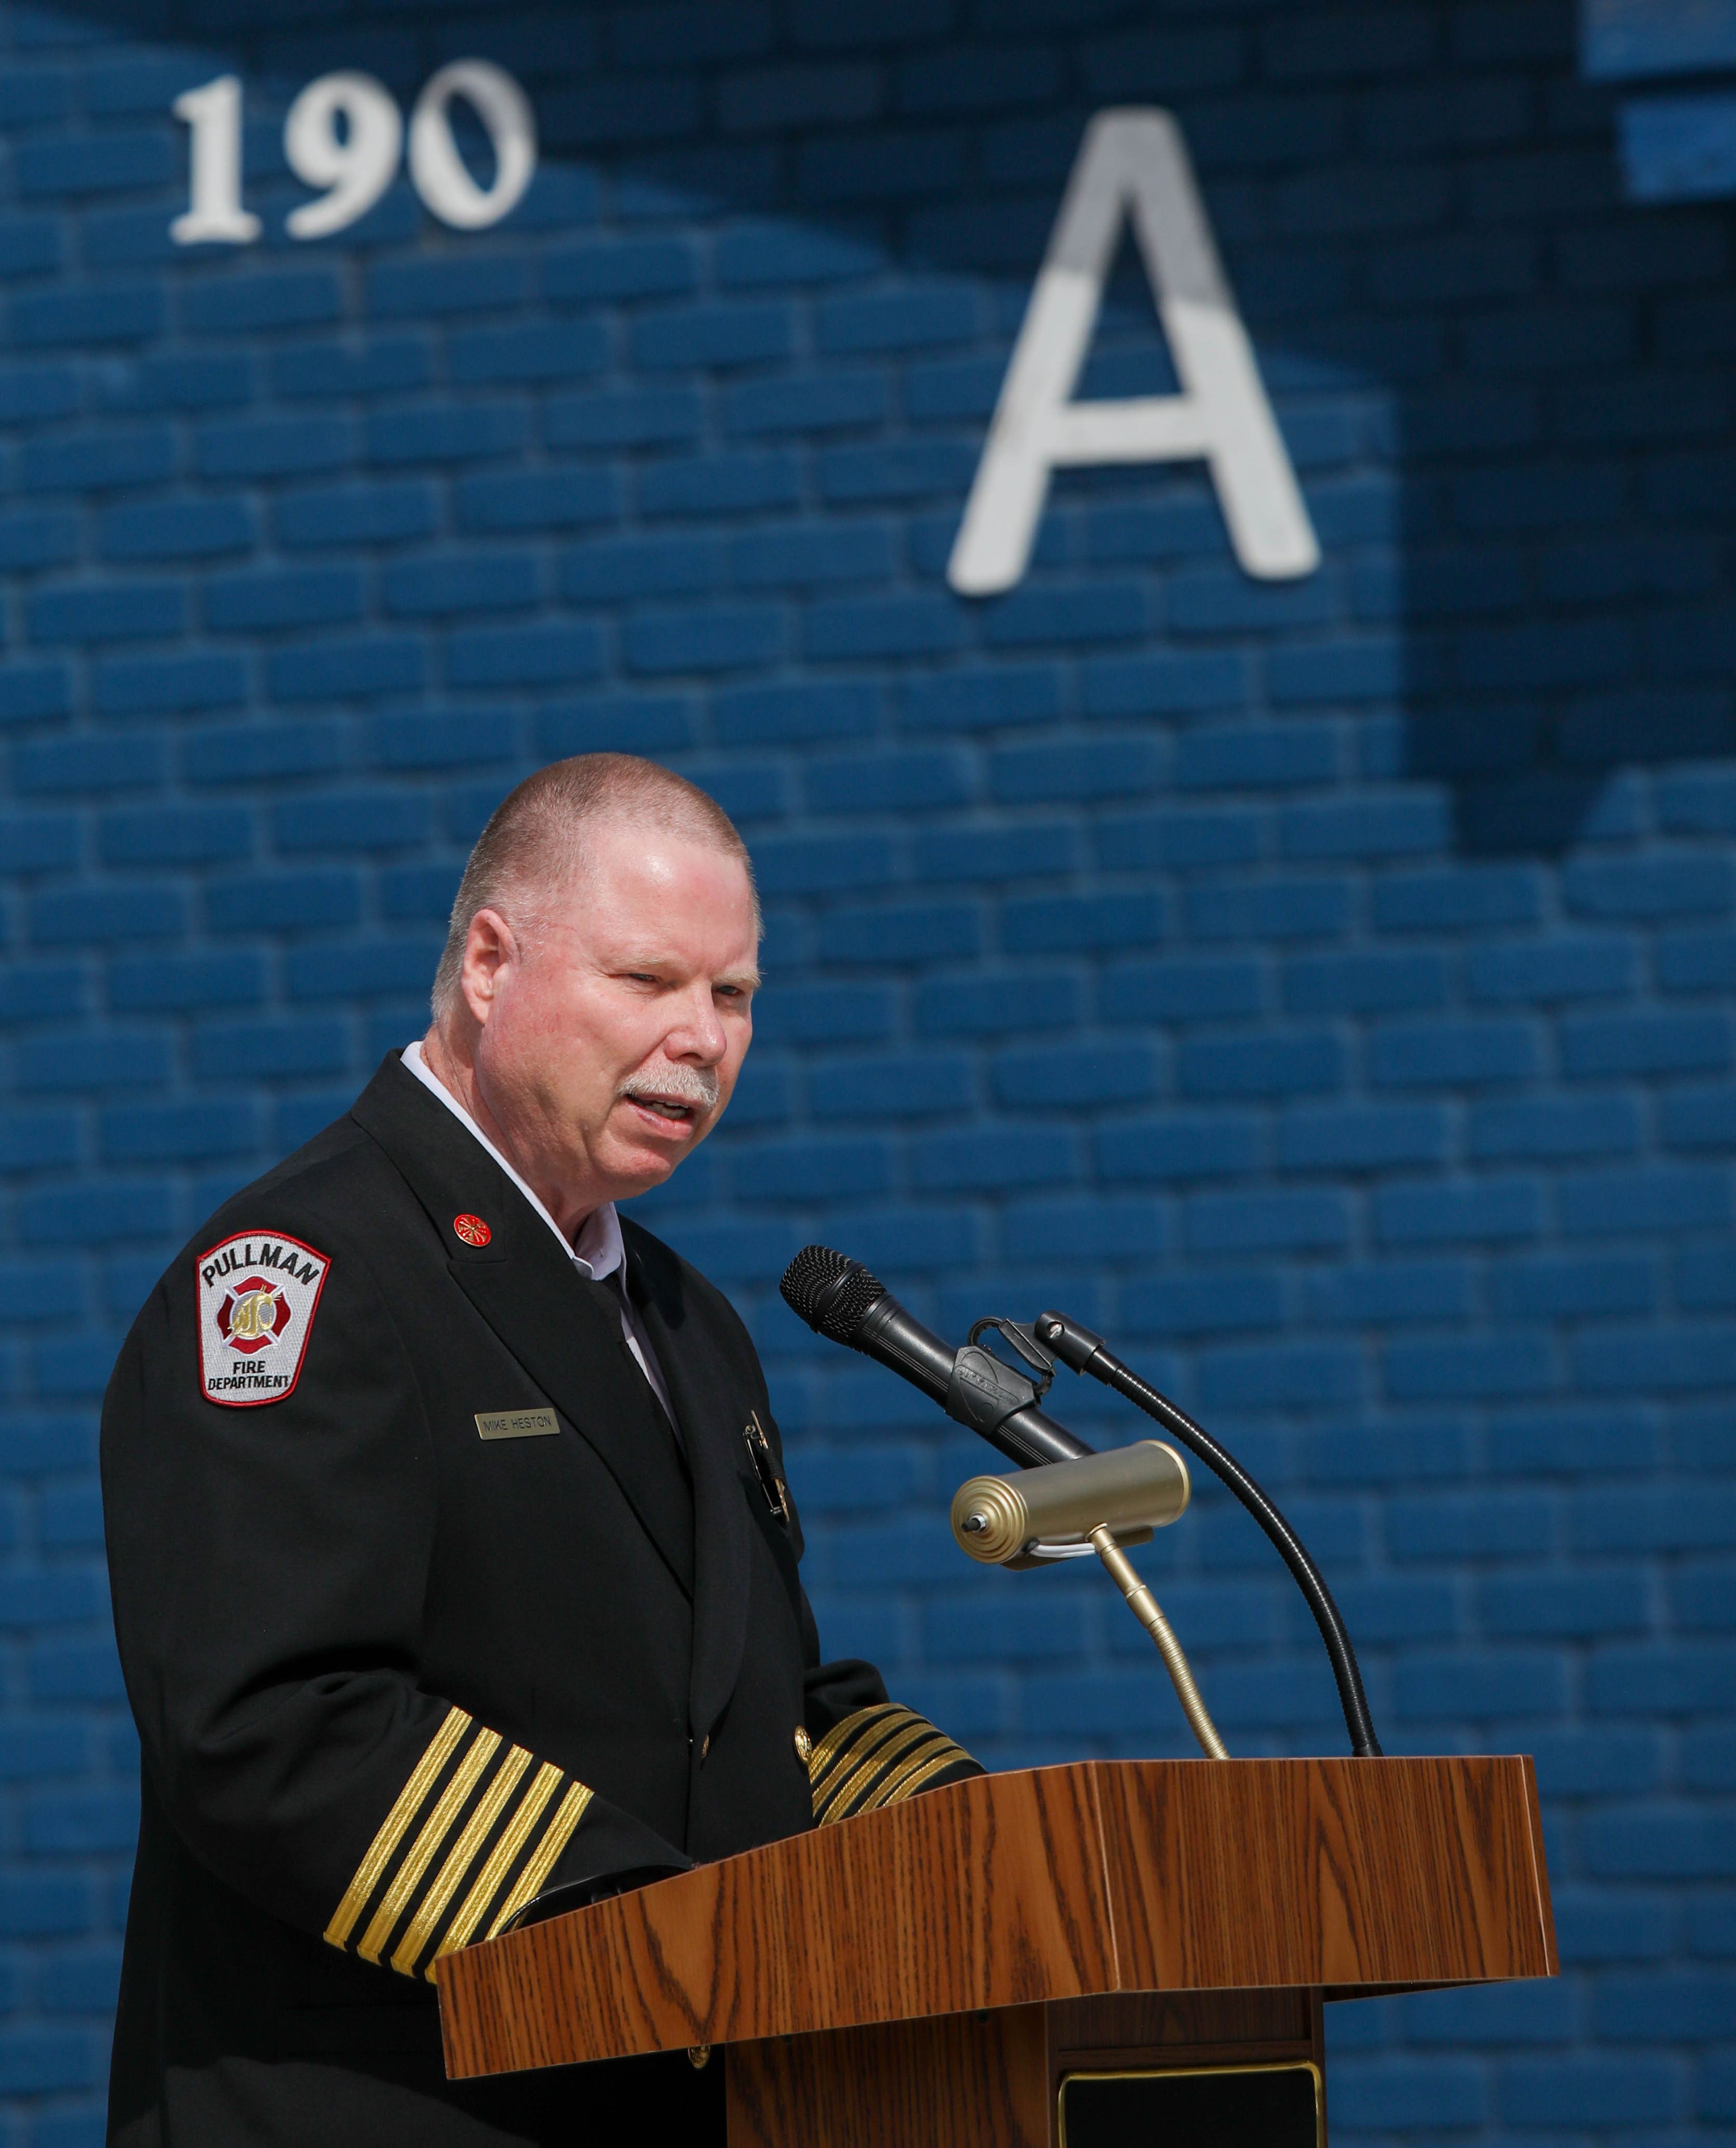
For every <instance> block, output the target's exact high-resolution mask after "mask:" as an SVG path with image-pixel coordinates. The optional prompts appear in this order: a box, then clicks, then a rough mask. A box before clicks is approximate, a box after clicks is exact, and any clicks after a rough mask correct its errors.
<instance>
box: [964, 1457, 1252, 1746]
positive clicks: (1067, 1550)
mask: <svg viewBox="0 0 1736 2148" xmlns="http://www.w3.org/2000/svg"><path fill="white" fill-rule="evenodd" d="M1191 1491H1192V1484H1191V1483H1190V1481H1189V1478H1188V1474H1187V1463H1185V1462H1184V1461H1183V1460H1182V1458H1181V1456H1180V1455H1179V1454H1177V1452H1176V1451H1175V1449H1174V1448H1172V1447H1166V1446H1165V1445H1164V1444H1163V1443H1162V1440H1159V1439H1141V1440H1139V1441H1136V1443H1135V1444H1134V1445H1133V1446H1131V1447H1121V1448H1114V1449H1112V1450H1111V1452H1110V1453H1107V1454H1087V1455H1083V1456H1081V1458H1080V1459H1079V1460H1078V1461H1076V1462H1051V1463H1049V1464H1048V1466H1047V1467H1046V1468H1041V1469H1031V1470H1025V1471H1021V1473H1019V1474H1018V1475H1016V1476H1013V1477H971V1478H967V1479H966V1482H965V1483H962V1484H961V1485H960V1486H959V1488H958V1490H957V1491H956V1493H954V1494H953V1498H952V1533H953V1535H954V1536H955V1537H956V1538H957V1539H958V1541H959V1543H960V1544H961V1546H962V1547H963V1548H964V1549H965V1550H966V1551H967V1552H968V1553H970V1555H971V1558H974V1559H979V1560H981V1562H982V1563H983V1564H984V1565H986V1566H1005V1567H1007V1568H1011V1569H1012V1570H1013V1571H1014V1572H1019V1571H1021V1570H1022V1569H1025V1568H1030V1567H1033V1566H1042V1565H1046V1564H1048V1563H1050V1562H1051V1560H1054V1559H1057V1558H1081V1557H1088V1556H1089V1555H1090V1554H1091V1553H1092V1552H1096V1555H1097V1557H1098V1558H1100V1559H1101V1561H1102V1562H1103V1564H1104V1565H1105V1566H1106V1568H1108V1569H1109V1572H1110V1574H1111V1577H1112V1578H1113V1579H1114V1581H1115V1583H1116V1587H1117V1588H1119V1589H1120V1590H1121V1593H1122V1595H1123V1596H1125V1597H1126V1599H1127V1602H1128V1603H1129V1605H1130V1606H1131V1608H1132V1612H1133V1615H1134V1617H1135V1618H1136V1619H1138V1621H1139V1623H1140V1624H1141V1626H1143V1627H1144V1628H1145V1629H1146V1632H1147V1633H1148V1634H1150V1635H1151V1639H1153V1640H1154V1641H1155V1642H1156V1644H1157V1653H1158V1654H1159V1655H1161V1656H1162V1659H1163V1662H1164V1668H1165V1669H1167V1671H1168V1673H1169V1674H1170V1679H1171V1682H1172V1684H1173V1685H1174V1687H1175V1689H1176V1698H1177V1699H1178V1700H1179V1701H1180V1702H1181V1704H1182V1713H1183V1714H1185V1715H1186V1716H1187V1720H1188V1724H1189V1725H1190V1727H1191V1728H1192V1731H1193V1734H1194V1736H1195V1737H1196V1738H1197V1739H1198V1740H1199V1741H1200V1747H1201V1749H1202V1751H1203V1752H1204V1754H1206V1757H1207V1759H1211V1760H1227V1759H1229V1757H1230V1754H1229V1748H1228V1747H1227V1745H1226V1744H1224V1741H1223V1740H1222V1738H1220V1737H1219V1736H1218V1734H1217V1725H1216V1724H1214V1723H1213V1722H1212V1718H1211V1717H1210V1716H1209V1715H1208V1714H1207V1712H1206V1704H1205V1702H1204V1701H1202V1699H1200V1691H1199V1688H1198V1687H1197V1685H1196V1684H1194V1681H1193V1673H1192V1671H1191V1670H1190V1669H1188V1666H1187V1657H1186V1656H1185V1655H1183V1654H1182V1644H1181V1643H1180V1642H1179V1641H1178V1640H1177V1639H1176V1637H1175V1634H1174V1633H1173V1632H1172V1630H1171V1628H1170V1624H1169V1621H1168V1620H1167V1619H1166V1618H1165V1617H1164V1615H1163V1613H1162V1610H1161V1609H1160V1608H1159V1606H1158V1603H1157V1599H1156V1597H1155V1596H1153V1595H1152V1593H1151V1590H1150V1589H1149V1588H1146V1584H1145V1583H1144V1582H1142V1581H1141V1579H1140V1578H1139V1576H1138V1574H1137V1573H1136V1572H1135V1570H1134V1568H1133V1564H1132V1562H1131V1560H1130V1559H1129V1558H1128V1557H1127V1554H1126V1550H1125V1549H1124V1548H1123V1547H1124V1546H1126V1545H1127V1544H1138V1543H1150V1542H1151V1536H1152V1533H1153V1531H1155V1530H1157V1529H1162V1528H1168V1526H1169V1524H1170V1523H1172V1522H1174V1521H1179V1520H1180V1518H1181V1517H1182V1513H1184V1512H1185V1511H1186V1508H1187V1501H1188V1498H1189V1495H1190V1493H1191Z"/></svg>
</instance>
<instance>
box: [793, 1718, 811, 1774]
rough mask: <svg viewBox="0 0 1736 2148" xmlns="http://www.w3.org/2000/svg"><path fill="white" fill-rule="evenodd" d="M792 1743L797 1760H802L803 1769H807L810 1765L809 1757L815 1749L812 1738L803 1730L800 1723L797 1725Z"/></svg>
mask: <svg viewBox="0 0 1736 2148" xmlns="http://www.w3.org/2000/svg"><path fill="white" fill-rule="evenodd" d="M790 1744H792V1745H794V1746H795V1757H796V1759H798V1760H800V1762H801V1764H802V1765H803V1767H806V1766H807V1764H808V1755H809V1754H810V1753H811V1752H812V1751H813V1749H814V1741H813V1739H811V1738H810V1737H809V1735H808V1734H807V1732H806V1731H805V1729H803V1728H802V1726H801V1724H799V1723H798V1724H796V1726H795V1737H794V1738H792V1739H790Z"/></svg>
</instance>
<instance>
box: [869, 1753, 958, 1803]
mask: <svg viewBox="0 0 1736 2148" xmlns="http://www.w3.org/2000/svg"><path fill="white" fill-rule="evenodd" d="M969 1757H970V1756H969V1754H966V1752H964V1751H963V1750H962V1749H961V1748H960V1747H959V1746H956V1745H955V1744H953V1742H952V1740H951V1739H950V1738H946V1737H941V1739H940V1743H939V1744H938V1745H935V1744H928V1745H925V1746H924V1747H923V1748H922V1749H921V1751H920V1752H917V1753H912V1754H911V1756H910V1758H909V1759H907V1760H906V1761H905V1763H904V1764H903V1765H902V1766H901V1767H899V1768H895V1769H893V1771H892V1773H891V1774H890V1775H888V1776H887V1777H886V1780H885V1781H884V1782H882V1783H880V1784H876V1787H875V1788H874V1789H872V1790H871V1791H870V1793H869V1794H868V1795H867V1796H866V1797H865V1798H864V1799H863V1800H862V1802H861V1803H860V1804H859V1805H858V1806H857V1807H856V1810H857V1811H858V1812H877V1811H879V1809H880V1808H881V1806H882V1805H892V1804H898V1803H899V1802H900V1801H901V1799H905V1798H907V1797H909V1795H910V1794H911V1791H913V1790H914V1789H916V1788H917V1787H918V1786H919V1785H920V1784H923V1783H926V1781H927V1780H928V1779H929V1777H930V1776H931V1775H938V1774H940V1772H941V1769H943V1768H950V1767H951V1766H952V1764H953V1763H954V1762H955V1761H957V1760H964V1759H968V1758H969Z"/></svg>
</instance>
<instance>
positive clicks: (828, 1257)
mask: <svg viewBox="0 0 1736 2148" xmlns="http://www.w3.org/2000/svg"><path fill="white" fill-rule="evenodd" d="M778 1288H779V1289H780V1291H781V1292H782V1293H783V1297H784V1302H785V1305H787V1306H788V1307H789V1308H790V1311H791V1312H793V1313H795V1314H796V1315H797V1317H799V1318H800V1319H802V1320H805V1321H806V1322H807V1323H808V1325H809V1327H811V1328H812V1329H813V1330H814V1332H815V1334H816V1335H824V1336H825V1337H826V1339H827V1340H828V1341H829V1342H832V1343H845V1345H847V1347H848V1348H850V1349H852V1350H860V1352H861V1353H862V1355H863V1356H864V1357H865V1358H874V1359H875V1360H876V1363H879V1364H882V1365H888V1366H890V1367H891V1369H892V1370H893V1371H894V1372H895V1373H898V1374H899V1375H900V1376H901V1378H904V1379H906V1380H908V1381H909V1382H910V1383H911V1386H912V1387H916V1388H921V1390H922V1392H923V1393H924V1394H926V1396H928V1397H929V1398H930V1399H931V1401H933V1402H937V1403H939V1404H940V1405H941V1408H942V1409H944V1410H945V1411H946V1414H947V1416H948V1417H950V1418H954V1419H955V1420H956V1422H957V1423H960V1424H963V1425H968V1426H969V1427H970V1428H971V1431H972V1432H975V1433H981V1436H982V1437H983V1438H985V1439H986V1440H987V1441H988V1443H989V1444H990V1445H991V1447H997V1448H1000V1450H1001V1453H1003V1454H1004V1455H1006V1458H1008V1460H1009V1461H1011V1462H1016V1463H1018V1465H1019V1467H1020V1468H1021V1469H1032V1468H1036V1467H1037V1466H1038V1465H1039V1464H1040V1463H1045V1462H1071V1461H1074V1460H1076V1458H1078V1457H1079V1456H1080V1455H1081V1454H1090V1453H1092V1452H1093V1451H1094V1450H1093V1449H1092V1448H1089V1447H1087V1446H1086V1443H1085V1442H1084V1441H1083V1440H1082V1439H1076V1438H1074V1437H1073V1435H1072V1433H1070V1432H1069V1431H1068V1430H1067V1429H1066V1426H1065V1425H1060V1424H1057V1423H1056V1422H1055V1420H1054V1418H1052V1417H1050V1416H1049V1415H1047V1413H1046V1412H1044V1411H1042V1410H1040V1409H1039V1408H1037V1407H1036V1395H1037V1387H1036V1382H1035V1381H1034V1380H1027V1379H1026V1378H1025V1376H1024V1374H1023V1373H1016V1372H1015V1371H1014V1370H1013V1368H1012V1367H1011V1365H1006V1364H1003V1363H1001V1360H1000V1358H996V1356H995V1355H994V1354H993V1353H991V1351H987V1350H983V1349H980V1348H977V1347H976V1345H975V1344H974V1343H968V1344H966V1347H965V1348H963V1349H962V1350H949V1349H948V1348H947V1347H946V1344H945V1343H943V1342H942V1341H941V1338H940V1337H939V1336H938V1335H932V1334H931V1333H930V1332H929V1331H928V1329H927V1328H926V1327H924V1326H923V1325H922V1323H921V1321H919V1320H913V1319H912V1318H911V1316H910V1314H909V1313H907V1312H906V1311H905V1309H904V1307H902V1306H901V1304H900V1303H899V1302H898V1300H897V1299H896V1297H893V1295H892V1293H891V1292H890V1291H889V1290H888V1289H887V1288H886V1285H885V1284H884V1283H883V1282H881V1281H880V1279H879V1278H878V1277H876V1276H871V1275H870V1274H869V1272H868V1271H867V1269H866V1268H865V1267H863V1266H862V1264H861V1262H860V1261H852V1260H850V1259H847V1258H846V1257H845V1255H844V1254H842V1253H835V1252H833V1251H832V1250H831V1248H830V1247H829V1246H804V1247H803V1248H802V1250H801V1251H800V1252H799V1253H798V1254H797V1255H796V1257H795V1259H794V1260H793V1261H791V1262H790V1265H789V1267H787V1268H785V1271H784V1279H783V1281H782V1282H780V1284H779V1285H778Z"/></svg>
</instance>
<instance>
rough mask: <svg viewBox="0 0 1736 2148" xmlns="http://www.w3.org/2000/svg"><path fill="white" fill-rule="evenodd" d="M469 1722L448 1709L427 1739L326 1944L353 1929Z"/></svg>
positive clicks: (457, 1710) (346, 1894) (341, 1940)
mask: <svg viewBox="0 0 1736 2148" xmlns="http://www.w3.org/2000/svg"><path fill="white" fill-rule="evenodd" d="M470 1720H471V1719H470V1718H469V1716H468V1715H466V1714H465V1713H464V1710H463V1709H461V1708H449V1709H447V1711H446V1716H445V1720H444V1722H443V1723H442V1724H441V1725H440V1727H439V1729H438V1730H437V1731H435V1733H434V1736H433V1737H432V1738H431V1739H429V1745H428V1750H427V1751H426V1752H425V1753H424V1754H423V1755H422V1758H421V1759H419V1761H418V1762H417V1763H416V1764H415V1766H414V1769H412V1770H411V1772H410V1779H409V1781H408V1782H407V1783H406V1784H404V1788H403V1789H401V1790H400V1791H399V1793H398V1799H397V1802H396V1803H395V1804H394V1806H393V1807H392V1809H391V1811H390V1812H389V1813H388V1814H386V1817H385V1819H384V1822H383V1823H382V1824H381V1826H380V1830H379V1834H377V1835H375V1836H374V1839H373V1841H372V1842H370V1843H369V1845H368V1854H367V1855H366V1856H365V1857H364V1859H362V1861H361V1863H360V1864H359V1865H357V1867H356V1870H355V1877H354V1879H353V1880H351V1881H350V1883H349V1886H348V1887H346V1888H345V1889H344V1900H342V1901H341V1902H339V1905H338V1906H337V1908H336V1910H334V1912H333V1913H332V1920H331V1922H330V1923H329V1925H327V1926H326V1928H325V1938H326V1941H327V1943H328V1945H331V1946H334V1947H341V1946H342V1945H344V1941H345V1940H347V1939H348V1938H349V1935H350V1934H351V1932H353V1931H354V1930H355V1922H356V1919H357V1918H358V1917H359V1916H360V1915H361V1914H362V1911H363V1910H364V1908H365V1907H366V1906H367V1902H368V1898H369V1895H372V1893H373V1892H374V1889H375V1887H377V1886H378V1885H379V1876H380V1874H381V1873H382V1872H384V1870H385V1869H386V1865H387V1864H388V1862H389V1859H390V1858H391V1855H392V1853H393V1851H394V1849H397V1847H398V1844H399V1840H400V1839H401V1838H402V1836H403V1835H404V1830H405V1829H407V1828H408V1827H409V1824H410V1822H411V1821H412V1820H413V1819H414V1818H415V1817H416V1814H418V1813H419V1811H420V1810H421V1809H422V1801H423V1799H424V1798H425V1797H426V1796H427V1795H428V1794H429V1790H430V1789H433V1787H434V1783H435V1780H436V1779H437V1778H438V1777H439V1773H440V1770H441V1769H443V1768H444V1766H445V1764H446V1763H447V1762H448V1761H449V1759H451V1758H452V1755H453V1754H454V1751H455V1750H456V1749H457V1746H458V1742H459V1739H461V1738H462V1737H463V1736H464V1733H465V1732H466V1731H467V1730H468V1729H469V1727H470Z"/></svg>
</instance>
